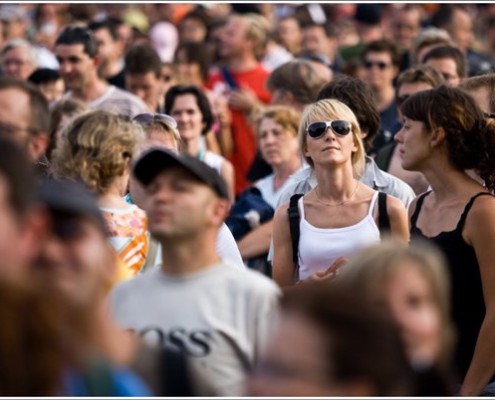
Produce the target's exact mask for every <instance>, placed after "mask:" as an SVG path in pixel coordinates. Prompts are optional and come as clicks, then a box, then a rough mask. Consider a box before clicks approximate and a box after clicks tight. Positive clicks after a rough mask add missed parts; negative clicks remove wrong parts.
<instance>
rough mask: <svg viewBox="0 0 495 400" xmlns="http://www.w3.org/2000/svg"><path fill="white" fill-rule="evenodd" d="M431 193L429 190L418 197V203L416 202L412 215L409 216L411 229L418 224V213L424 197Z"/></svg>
mask: <svg viewBox="0 0 495 400" xmlns="http://www.w3.org/2000/svg"><path fill="white" fill-rule="evenodd" d="M430 193H431V190H429V191H428V192H425V193H423V194H422V195H420V196H419V198H418V201H417V202H416V208H415V210H414V213H413V215H412V216H411V229H412V228H416V223H417V222H418V217H419V212H420V211H421V207H423V201H424V200H425V197H426V196H428V195H429V194H430Z"/></svg>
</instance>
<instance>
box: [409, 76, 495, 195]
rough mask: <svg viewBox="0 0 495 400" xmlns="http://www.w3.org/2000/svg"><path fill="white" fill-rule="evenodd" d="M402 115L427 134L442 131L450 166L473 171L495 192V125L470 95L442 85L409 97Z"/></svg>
mask: <svg viewBox="0 0 495 400" xmlns="http://www.w3.org/2000/svg"><path fill="white" fill-rule="evenodd" d="M401 111H402V114H403V115H404V116H406V117H407V118H410V119H412V120H414V121H421V122H423V123H424V125H425V131H426V132H431V131H432V130H434V129H436V128H439V127H441V128H443V129H444V130H445V140H446V144H447V151H448V154H449V158H450V162H451V164H452V165H453V166H454V167H455V168H457V169H459V170H467V169H474V170H475V171H476V172H477V173H478V174H479V176H480V177H481V179H483V180H484V181H485V186H486V187H487V188H488V189H489V190H491V191H493V190H494V189H495V157H493V154H495V123H494V122H493V121H492V120H487V119H486V118H485V115H484V114H483V112H482V111H481V109H480V108H479V106H478V105H477V104H476V102H475V100H474V99H473V98H472V97H471V96H470V95H468V94H467V93H465V92H464V91H463V90H461V89H457V88H452V87H447V86H445V85H441V86H440V87H438V88H436V89H432V90H426V91H423V92H419V93H416V94H414V95H413V96H411V97H409V98H408V99H407V100H406V101H405V102H404V104H403V105H402V107H401Z"/></svg>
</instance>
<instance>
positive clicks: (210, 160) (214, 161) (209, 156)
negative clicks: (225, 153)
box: [201, 150, 225, 174]
mask: <svg viewBox="0 0 495 400" xmlns="http://www.w3.org/2000/svg"><path fill="white" fill-rule="evenodd" d="M201 161H204V162H205V163H206V164H208V165H209V166H210V167H211V168H213V169H214V170H216V171H217V172H218V173H219V174H221V173H222V172H221V169H222V165H223V163H224V162H225V158H224V157H222V156H221V155H218V154H216V153H213V152H212V151H209V150H207V151H205V153H204V156H203V159H202V160H201Z"/></svg>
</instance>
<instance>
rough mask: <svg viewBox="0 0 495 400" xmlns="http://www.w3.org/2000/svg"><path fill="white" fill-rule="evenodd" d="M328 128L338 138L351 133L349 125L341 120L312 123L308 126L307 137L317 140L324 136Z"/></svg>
mask: <svg viewBox="0 0 495 400" xmlns="http://www.w3.org/2000/svg"><path fill="white" fill-rule="evenodd" d="M328 128H332V131H334V132H335V133H336V134H337V135H339V136H346V135H348V134H349V132H350V131H351V124H350V122H348V121H344V120H342V119H337V120H335V121H319V122H313V123H311V124H309V125H308V127H307V128H306V132H308V135H309V136H310V137H312V138H313V139H319V138H320V137H322V136H323V135H324V134H325V132H326V131H327V129H328Z"/></svg>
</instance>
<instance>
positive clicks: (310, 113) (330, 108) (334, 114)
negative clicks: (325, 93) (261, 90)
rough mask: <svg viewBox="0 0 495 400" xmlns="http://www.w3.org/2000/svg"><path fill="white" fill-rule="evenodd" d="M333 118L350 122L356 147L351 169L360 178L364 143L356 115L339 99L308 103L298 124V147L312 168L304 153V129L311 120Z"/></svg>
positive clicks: (306, 144) (305, 145) (362, 169)
mask: <svg viewBox="0 0 495 400" xmlns="http://www.w3.org/2000/svg"><path fill="white" fill-rule="evenodd" d="M335 119H343V120H346V121H348V122H350V124H351V131H352V136H353V138H354V142H355V144H356V145H357V147H358V149H357V150H356V151H355V152H354V153H353V154H352V157H351V160H352V169H353V171H354V177H355V178H360V177H361V175H362V174H363V171H364V162H365V160H364V156H365V151H364V145H363V139H362V137H361V129H360V128H359V124H358V122H357V119H356V116H355V115H354V113H353V112H352V110H351V109H350V108H349V107H348V106H346V105H345V104H344V103H342V102H341V101H338V100H335V99H322V100H319V101H317V102H316V103H313V104H310V105H308V106H307V107H306V108H305V109H304V112H303V115H302V118H301V123H300V124H299V133H298V135H299V148H300V149H301V152H302V153H303V156H304V159H305V160H306V162H307V163H308V164H309V165H310V166H311V167H313V168H314V163H313V160H312V159H311V157H308V156H306V155H304V153H305V151H306V150H307V148H308V136H307V132H306V129H307V127H308V125H309V124H310V123H311V122H315V121H329V120H335Z"/></svg>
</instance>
